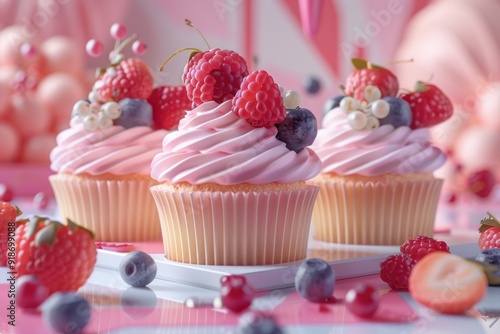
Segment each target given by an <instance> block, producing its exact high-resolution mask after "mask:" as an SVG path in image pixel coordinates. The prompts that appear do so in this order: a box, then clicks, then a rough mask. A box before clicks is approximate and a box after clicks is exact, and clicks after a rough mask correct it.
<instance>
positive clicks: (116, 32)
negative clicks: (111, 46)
mask: <svg viewBox="0 0 500 334" xmlns="http://www.w3.org/2000/svg"><path fill="white" fill-rule="evenodd" d="M109 33H110V35H111V37H113V38H114V39H117V40H122V39H124V38H125V36H127V27H126V26H125V25H123V24H120V23H115V24H113V25H112V26H111V28H110V29H109Z"/></svg>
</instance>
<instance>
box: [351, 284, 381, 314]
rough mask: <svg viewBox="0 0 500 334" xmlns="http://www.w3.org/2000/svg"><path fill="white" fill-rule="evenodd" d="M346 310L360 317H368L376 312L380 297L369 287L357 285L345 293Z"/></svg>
mask: <svg viewBox="0 0 500 334" xmlns="http://www.w3.org/2000/svg"><path fill="white" fill-rule="evenodd" d="M345 302H346V305H347V309H348V310H349V311H351V312H352V313H354V314H356V315H357V316H360V317H370V316H372V315H373V314H374V313H375V311H377V308H378V305H379V303H380V297H379V295H378V293H377V291H376V290H375V288H374V287H373V286H371V285H366V284H358V285H356V286H355V287H354V288H352V289H350V290H349V291H347V294H346V296H345Z"/></svg>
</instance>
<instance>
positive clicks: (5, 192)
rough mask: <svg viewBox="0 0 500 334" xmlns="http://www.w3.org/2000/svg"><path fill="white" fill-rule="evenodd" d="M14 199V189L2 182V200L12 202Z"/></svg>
mask: <svg viewBox="0 0 500 334" xmlns="http://www.w3.org/2000/svg"><path fill="white" fill-rule="evenodd" d="M13 199H14V192H13V191H12V189H11V188H10V187H9V186H8V185H6V184H4V183H0V201H2V202H10V201H12V200H13Z"/></svg>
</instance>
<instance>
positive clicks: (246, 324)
mask: <svg viewBox="0 0 500 334" xmlns="http://www.w3.org/2000/svg"><path fill="white" fill-rule="evenodd" d="M236 333H238V334H281V333H282V331H281V328H280V327H279V326H278V324H277V323H276V321H275V320H274V318H273V317H272V316H271V315H270V314H266V313H264V312H262V311H248V312H245V313H243V315H241V316H240V318H239V319H238V327H237V331H236Z"/></svg>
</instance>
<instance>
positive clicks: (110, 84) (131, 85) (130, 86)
mask: <svg viewBox="0 0 500 334" xmlns="http://www.w3.org/2000/svg"><path fill="white" fill-rule="evenodd" d="M94 89H95V90H96V91H97V92H98V94H99V98H100V99H101V100H102V101H105V102H107V101H116V102H119V101H121V100H123V99H125V98H127V97H128V98H132V99H142V100H147V99H148V97H149V96H150V95H151V92H152V91H153V75H152V74H151V71H150V70H149V67H148V65H146V63H145V62H143V61H142V60H141V59H139V58H127V59H124V60H122V61H121V62H120V63H119V64H118V65H116V66H110V67H108V69H107V70H106V71H105V72H104V73H103V74H102V75H101V76H100V77H99V79H98V80H97V81H96V82H95V83H94Z"/></svg>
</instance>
